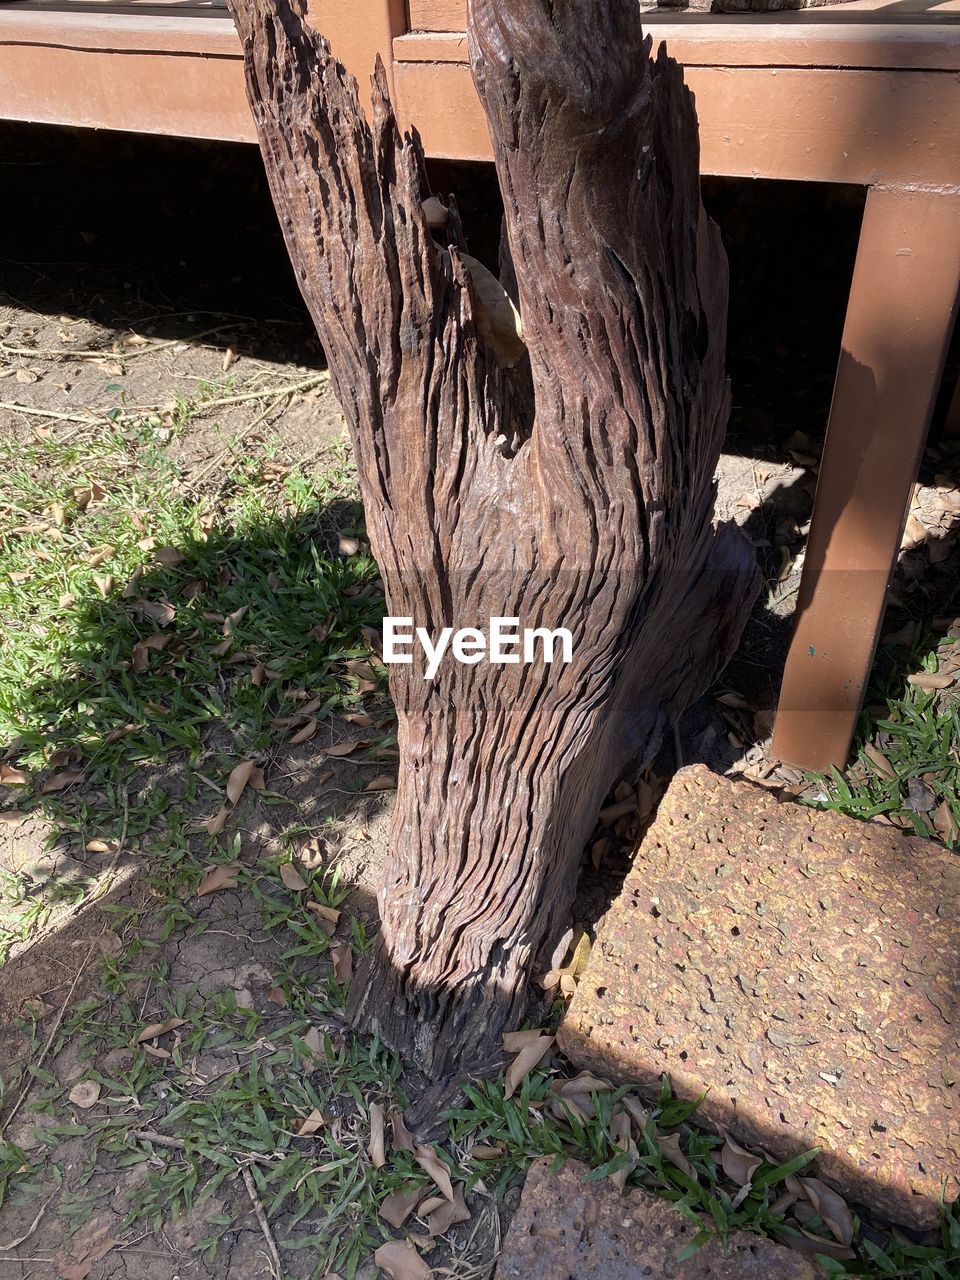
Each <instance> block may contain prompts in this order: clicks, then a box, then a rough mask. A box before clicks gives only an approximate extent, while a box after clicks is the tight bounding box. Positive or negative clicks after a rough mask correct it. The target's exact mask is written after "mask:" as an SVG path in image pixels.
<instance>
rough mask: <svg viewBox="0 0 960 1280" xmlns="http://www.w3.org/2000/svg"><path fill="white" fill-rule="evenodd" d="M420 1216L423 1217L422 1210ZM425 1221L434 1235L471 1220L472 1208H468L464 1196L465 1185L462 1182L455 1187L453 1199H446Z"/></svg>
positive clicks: (439, 1234) (441, 1233)
mask: <svg viewBox="0 0 960 1280" xmlns="http://www.w3.org/2000/svg"><path fill="white" fill-rule="evenodd" d="M420 1217H421V1218H422V1217H423V1212H422V1211H421V1213H420ZM424 1221H425V1222H426V1224H427V1230H428V1231H429V1232H430V1234H431V1235H432V1236H442V1235H443V1234H444V1233H445V1232H447V1231H449V1230H450V1228H451V1227H452V1226H455V1225H456V1224H457V1223H458V1222H469V1221H470V1210H469V1209H468V1208H467V1202H466V1200H464V1198H463V1187H462V1185H461V1184H460V1183H458V1184H457V1186H456V1187H455V1188H454V1192H453V1200H452V1201H449V1200H448V1201H446V1202H445V1203H444V1204H442V1205H440V1206H439V1207H438V1208H436V1209H434V1210H432V1211H431V1212H430V1213H429V1214H427V1216H426V1218H424Z"/></svg>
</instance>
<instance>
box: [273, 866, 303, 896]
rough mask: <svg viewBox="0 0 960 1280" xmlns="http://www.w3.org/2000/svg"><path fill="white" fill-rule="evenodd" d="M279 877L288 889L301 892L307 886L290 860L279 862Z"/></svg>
mask: <svg viewBox="0 0 960 1280" xmlns="http://www.w3.org/2000/svg"><path fill="white" fill-rule="evenodd" d="M280 879H281V880H282V881H283V883H284V884H285V885H286V886H287V888H288V889H293V890H294V892H295V893H299V892H301V891H302V890H303V889H306V888H307V882H306V880H304V878H303V876H302V875H301V874H300V872H299V871H298V870H297V868H296V867H295V866H294V865H293V863H292V862H283V863H281V864H280Z"/></svg>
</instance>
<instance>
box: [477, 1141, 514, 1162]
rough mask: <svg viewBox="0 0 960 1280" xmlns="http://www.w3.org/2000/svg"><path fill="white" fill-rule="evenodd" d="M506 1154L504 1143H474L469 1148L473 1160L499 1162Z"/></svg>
mask: <svg viewBox="0 0 960 1280" xmlns="http://www.w3.org/2000/svg"><path fill="white" fill-rule="evenodd" d="M506 1154H507V1147H506V1143H503V1142H493V1143H490V1142H475V1143H474V1144H473V1146H472V1147H471V1148H470V1155H471V1156H472V1157H473V1159H474V1160H499V1159H501V1158H502V1157H503V1156H505V1155H506Z"/></svg>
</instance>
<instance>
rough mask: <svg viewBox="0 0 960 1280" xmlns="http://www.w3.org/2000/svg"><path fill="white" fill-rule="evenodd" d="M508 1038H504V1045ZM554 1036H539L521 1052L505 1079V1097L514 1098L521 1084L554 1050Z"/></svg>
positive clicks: (508, 1069)
mask: <svg viewBox="0 0 960 1280" xmlns="http://www.w3.org/2000/svg"><path fill="white" fill-rule="evenodd" d="M506 1039H507V1037H506V1036H504V1043H506ZM553 1040H554V1037H553V1036H545V1035H538V1036H537V1038H536V1039H535V1040H531V1041H530V1042H529V1043H528V1044H527V1045H526V1046H525V1047H524V1048H522V1049H521V1050H520V1052H519V1053H518V1054H517V1056H516V1057H515V1058H514V1060H513V1061H512V1062H511V1063H510V1065H509V1067H507V1070H506V1073H505V1074H504V1077H503V1096H504V1097H505V1098H512V1097H513V1095H514V1094H515V1093H516V1091H517V1089H519V1087H520V1084H521V1082H522V1081H523V1080H524V1079H525V1078H526V1077H527V1076H528V1075H529V1074H530V1072H531V1071H532V1070H533V1069H534V1067H535V1066H536V1065H537V1064H538V1063H539V1062H541V1061H542V1060H543V1059H544V1058H545V1057H546V1055H547V1054H548V1053H549V1052H550V1050H551V1049H552V1048H553Z"/></svg>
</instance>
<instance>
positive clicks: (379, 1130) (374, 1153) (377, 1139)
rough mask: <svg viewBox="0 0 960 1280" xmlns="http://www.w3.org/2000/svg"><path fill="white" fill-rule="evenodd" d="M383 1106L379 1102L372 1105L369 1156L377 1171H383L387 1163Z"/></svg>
mask: <svg viewBox="0 0 960 1280" xmlns="http://www.w3.org/2000/svg"><path fill="white" fill-rule="evenodd" d="M384 1124H385V1116H384V1110H383V1106H382V1104H381V1103H379V1102H374V1103H371V1105H370V1142H369V1145H368V1146H367V1154H368V1155H369V1157H370V1161H371V1163H372V1165H373V1167H374V1168H375V1169H382V1168H383V1166H384V1165H385V1164H386V1163H387V1149H386V1142H387V1140H386V1130H385V1127H384Z"/></svg>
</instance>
